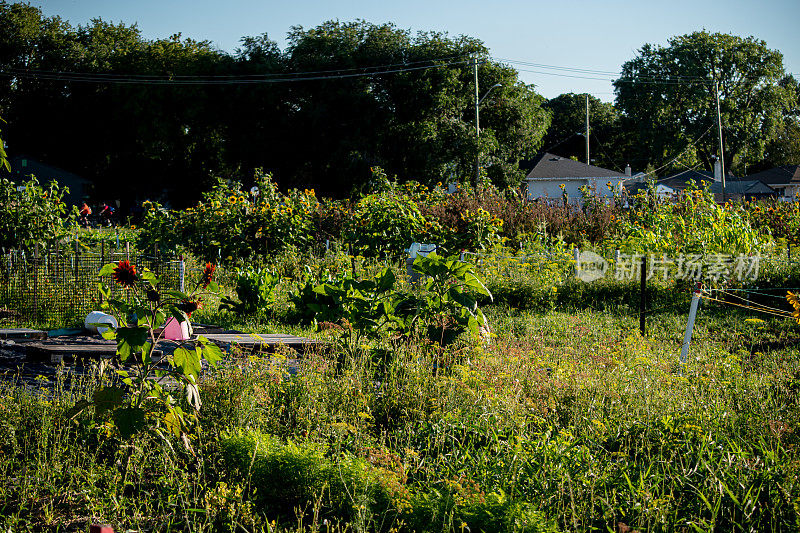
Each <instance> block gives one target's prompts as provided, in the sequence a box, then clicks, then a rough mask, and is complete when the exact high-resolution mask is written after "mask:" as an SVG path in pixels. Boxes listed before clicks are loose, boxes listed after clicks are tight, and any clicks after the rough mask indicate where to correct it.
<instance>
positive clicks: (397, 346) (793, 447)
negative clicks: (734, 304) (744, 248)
mask: <svg viewBox="0 0 800 533" xmlns="http://www.w3.org/2000/svg"><path fill="white" fill-rule="evenodd" d="M331 261H333V259H331ZM334 262H335V261H334ZM346 263H347V264H351V263H350V259H349V258H347V261H346ZM296 266H297V265H294V263H292V262H291V261H289V262H287V263H285V264H281V265H275V267H276V268H282V269H284V270H283V271H282V272H283V274H284V277H285V278H288V279H287V280H286V281H284V282H282V283H284V285H282V286H281V287H282V288H281V290H282V291H287V290H293V288H294V287H296V285H293V283H295V282H294V281H292V279H295V278H293V276H292V274H291V273H292V272H294V271H295V268H296ZM358 266H359V267H361V268H362V269H363V270H362V271H363V272H367V271H370V270H371V269H376V268H378V266H381V265H378V264H365V265H358ZM311 267H312V270H317V269H318V270H319V272H323V271H324V270H325V268H340V267H341V266H339V267H337V266H336V265H335V264H333V263H331V265H327V264H325V263H319V264H312V265H311ZM300 270H302V269H298V271H300ZM527 271H528V272H529V274H525V275H523V274H522V273H517V274H514V275H515V276H518V279H517V280H516V281H515V282H514V283H517V285H518V286H519V287H529V288H530V291H531V294H532V295H533V296H536V295H539V296H541V297H542V298H545V296H546V297H547V299H546V304H542V303H540V300H537V299H536V298H534V297H533V296H531V298H530V299H528V298H527V297H526V298H518V299H517V300H513V299H512V298H513V295H514V291H508V295H507V296H506V297H503V298H498V301H497V302H496V303H494V304H489V303H488V302H485V304H484V310H485V312H486V314H487V316H488V317H489V320H490V324H491V325H492V331H493V334H492V338H491V341H490V342H488V343H484V342H475V341H474V340H472V339H467V338H464V339H462V340H461V342H457V343H455V344H454V345H452V346H450V347H448V348H446V349H443V348H442V347H441V346H439V345H437V344H430V343H426V342H423V341H420V340H419V339H413V338H408V337H404V336H397V337H391V338H384V339H379V340H377V341H375V342H372V343H367V344H363V345H361V346H357V347H356V348H355V349H352V347H350V348H349V349H347V350H345V349H343V347H341V346H340V345H339V341H338V334H337V332H336V330H335V329H331V330H328V331H320V332H316V331H314V330H313V329H312V328H311V326H304V325H302V324H298V323H297V322H296V316H294V315H293V314H292V312H291V311H292V310H291V305H290V303H289V302H288V299H287V298H286V297H285V295H283V296H281V298H279V303H278V304H277V308H276V309H275V312H274V313H273V314H272V315H270V316H261V317H236V316H231V315H225V314H221V313H217V312H216V311H215V310H214V309H213V308H212V309H206V310H205V312H206V313H207V315H206V318H209V319H211V318H214V319H220V320H224V321H227V323H228V324H230V325H233V324H238V325H239V326H240V327H243V328H244V327H247V328H253V329H262V328H264V327H265V326H268V327H275V328H279V327H284V328H286V327H289V326H291V328H292V330H293V331H295V332H305V334H307V335H311V336H315V337H316V338H319V339H320V340H324V341H326V342H327V344H323V345H322V346H321V347H320V348H319V349H318V350H317V351H316V352H312V353H308V354H306V355H305V356H303V357H301V358H298V357H297V355H296V354H293V353H290V352H288V351H280V352H279V353H277V354H273V355H271V356H270V357H243V356H241V355H235V354H234V355H232V356H231V357H230V358H229V359H228V360H227V361H226V364H225V365H223V366H222V367H221V368H220V369H218V370H217V371H215V372H214V373H213V374H207V375H206V376H205V377H204V379H203V382H202V384H201V387H202V399H203V407H202V410H201V422H200V426H199V427H198V428H197V430H196V431H195V432H194V433H193V435H192V439H191V445H192V446H191V450H192V451H188V449H187V448H186V447H184V446H183V445H182V443H181V442H179V441H177V440H176V439H172V438H169V437H167V438H165V437H163V435H158V434H157V433H156V432H154V431H152V432H146V433H144V434H142V435H140V436H139V437H136V438H135V439H134V440H133V441H131V442H119V441H117V440H115V438H113V437H111V436H110V435H111V434H110V432H109V431H108V426H107V422H108V421H107V420H106V419H105V418H104V416H105V415H98V414H95V413H93V412H92V411H87V412H85V413H83V414H81V415H79V416H78V417H76V418H75V419H74V420H73V419H70V418H69V417H68V413H67V411H68V408H69V407H70V406H71V405H72V404H73V403H74V401H76V400H77V399H78V398H80V397H88V396H90V395H91V392H92V390H94V388H95V387H97V386H98V384H100V383H101V382H102V381H103V380H105V379H109V374H108V373H106V372H101V371H100V370H97V371H95V372H94V373H90V374H89V375H88V376H87V377H85V378H84V380H83V381H81V382H77V383H75V384H74V386H72V387H69V388H68V387H66V386H64V382H63V381H62V382H59V383H60V384H58V385H57V386H56V389H55V390H54V391H53V390H31V389H30V388H25V387H22V386H20V385H19V384H18V383H16V382H14V381H13V380H11V381H4V382H0V425H1V426H2V431H0V479H1V480H2V482H0V525H2V527H4V528H5V529H9V528H10V529H11V530H13V531H26V530H31V531H33V530H70V529H73V530H75V529H85V527H86V525H87V524H89V523H94V522H108V523H111V524H113V525H114V526H115V528H117V529H119V530H125V529H128V528H130V529H135V530H152V531H163V530H170V529H171V530H191V531H231V530H238V531H468V530H469V531H554V530H564V531H609V530H623V531H627V529H626V528H631V529H638V530H640V531H711V530H718V531H727V530H738V531H744V530H747V531H767V530H769V531H796V530H798V529H799V528H800V513H799V511H800V484H798V478H797V473H798V471H800V470H799V469H798V466H799V465H800V460H799V459H800V457H798V453H797V446H798V427H800V409H798V407H799V406H798V389H800V362H799V359H800V358H799V357H798V356H799V355H800V353H799V352H798V348H797V341H798V339H800V330H798V327H797V325H796V324H793V323H789V322H788V321H781V320H780V319H777V318H774V319H772V318H769V317H767V316H764V317H763V318H764V319H765V321H764V322H759V323H751V322H746V321H745V319H746V318H749V317H751V316H753V315H752V314H750V312H748V311H744V310H742V311H738V310H736V309H734V308H729V307H718V306H715V305H707V304H704V305H703V307H702V308H701V311H700V315H699V318H698V323H697V326H696V330H695V339H694V342H693V344H692V349H691V354H690V360H689V363H688V365H687V366H686V368H681V367H680V365H679V363H678V354H679V351H680V346H681V342H682V339H683V327H684V326H685V320H686V312H687V310H688V294H687V293H685V292H682V291H681V287H677V286H675V285H665V286H663V287H654V288H653V291H652V295H651V296H652V300H651V308H652V309H653V310H654V313H653V315H652V317H651V319H650V320H649V322H648V336H647V337H642V336H641V335H640V334H639V333H638V319H637V317H636V315H635V312H634V309H635V307H636V287H635V285H634V284H626V283H620V282H615V281H608V282H603V283H600V284H598V285H582V286H579V285H577V284H576V285H574V286H573V285H572V282H569V281H567V280H566V276H567V275H568V272H567V271H566V270H565V272H564V276H565V278H564V280H563V281H561V282H560V283H557V284H555V283H551V282H552V281H553V279H552V277H550V274H546V275H545V274H542V272H541V270H536V269H528V270H527ZM515 272H517V271H515ZM520 272H521V271H520ZM487 274H488V275H487V277H488V278H489V281H490V284H491V283H494V287H496V288H497V289H500V291H499V292H502V290H501V289H502V287H503V281H502V280H503V275H505V274H503V272H498V273H487ZM784 274H785V275H786V278H783V279H786V280H789V279H791V276H793V275H794V274H792V273H791V272H784V273H783V274H780V275H784ZM775 275H776V276H777V275H778V274H775ZM507 279H509V278H507ZM776 279H777V278H776ZM553 287H555V288H556V291H555V293H554V296H551V294H553V290H552V289H553ZM631 299H633V300H634V302H633V303H632V302H631ZM525 302H528V303H529V304H525ZM657 308H660V309H657ZM128 450H132V451H133V454H132V458H131V463H130V464H131V467H130V469H129V473H128V480H127V483H125V484H123V482H122V479H123V477H122V474H121V470H120V468H119V464H120V461H121V458H123V457H124V456H125V454H126V453H127V452H128Z"/></svg>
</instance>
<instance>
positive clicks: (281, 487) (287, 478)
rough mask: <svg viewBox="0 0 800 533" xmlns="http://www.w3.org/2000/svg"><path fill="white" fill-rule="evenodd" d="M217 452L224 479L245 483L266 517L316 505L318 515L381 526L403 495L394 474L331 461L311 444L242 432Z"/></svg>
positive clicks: (350, 460) (358, 462) (346, 459)
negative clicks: (370, 519)
mask: <svg viewBox="0 0 800 533" xmlns="http://www.w3.org/2000/svg"><path fill="white" fill-rule="evenodd" d="M221 451H222V456H223V457H224V459H225V464H226V467H227V468H228V473H229V475H231V476H234V477H236V478H237V479H242V477H243V478H244V479H249V481H250V486H251V487H252V489H253V491H252V493H251V494H252V497H253V499H254V500H255V502H256V503H257V505H258V506H259V507H260V508H261V509H262V510H264V511H266V512H268V513H277V514H280V515H292V514H293V513H294V512H295V510H297V509H299V510H308V509H311V508H313V507H314V505H315V504H316V505H318V506H321V508H320V509H319V511H320V512H321V515H322V516H332V517H336V518H337V519H344V520H353V519H356V518H359V517H360V518H362V519H363V518H364V517H369V516H373V517H381V522H382V523H384V524H386V523H391V522H392V520H391V519H389V520H386V518H390V517H393V516H395V515H396V505H397V504H398V503H400V500H401V499H402V498H403V497H404V495H405V493H406V491H405V490H404V489H403V487H402V486H401V485H400V483H399V480H398V478H397V475H396V474H394V473H392V472H389V471H387V470H384V469H381V468H377V467H373V466H371V465H370V464H368V463H367V462H366V461H364V460H363V459H360V458H357V457H354V456H352V455H349V454H342V455H341V456H337V457H333V458H331V457H329V456H327V455H326V452H327V450H326V448H325V447H324V446H321V445H319V444H314V443H311V442H305V443H301V444H298V443H294V442H291V441H289V442H287V443H285V444H284V443H283V442H281V441H280V440H279V439H278V438H276V437H274V436H272V435H267V434H263V433H260V432H256V431H246V432H241V433H239V434H238V435H234V436H231V437H228V438H226V439H224V440H223V441H222V443H221ZM406 499H407V498H406Z"/></svg>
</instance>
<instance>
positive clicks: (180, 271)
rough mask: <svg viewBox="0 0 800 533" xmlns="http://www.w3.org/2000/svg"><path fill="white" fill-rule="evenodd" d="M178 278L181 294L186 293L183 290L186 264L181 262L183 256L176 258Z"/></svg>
mask: <svg viewBox="0 0 800 533" xmlns="http://www.w3.org/2000/svg"><path fill="white" fill-rule="evenodd" d="M178 261H179V263H178V276H179V277H180V287H181V292H186V290H185V289H184V277H185V274H186V262H185V261H184V260H183V254H181V255H180V256H178Z"/></svg>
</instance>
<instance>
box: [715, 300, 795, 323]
mask: <svg viewBox="0 0 800 533" xmlns="http://www.w3.org/2000/svg"><path fill="white" fill-rule="evenodd" d="M700 298H702V299H704V300H710V301H712V302H719V303H723V304H728V305H733V306H736V307H742V308H744V309H750V310H752V311H757V312H759V313H765V314H768V315H775V316H779V317H781V318H791V319H794V316H793V315H792V314H791V313H773V312H772V311H767V310H765V309H759V308H757V307H750V306H748V305H742V304H737V303H735V302H728V301H726V300H720V299H718V298H712V297H711V296H703V295H700Z"/></svg>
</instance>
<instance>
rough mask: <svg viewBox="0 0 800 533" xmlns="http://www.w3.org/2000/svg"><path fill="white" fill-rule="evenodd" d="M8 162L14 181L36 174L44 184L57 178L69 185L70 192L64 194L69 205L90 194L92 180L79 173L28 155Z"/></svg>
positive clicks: (62, 184) (77, 202)
mask: <svg viewBox="0 0 800 533" xmlns="http://www.w3.org/2000/svg"><path fill="white" fill-rule="evenodd" d="M8 163H9V165H10V166H11V180H12V181H15V182H20V181H24V180H27V179H28V178H29V177H30V176H35V177H36V179H37V180H39V183H40V184H42V185H46V184H48V183H50V182H51V181H53V180H55V181H57V182H58V184H59V185H60V186H62V187H64V186H66V187H68V188H69V194H67V195H65V196H64V203H66V204H67V205H69V204H75V205H77V204H79V203H80V202H81V200H83V199H84V198H86V197H88V196H89V192H90V188H91V186H92V182H91V181H89V180H87V179H85V178H82V177H80V176H78V175H77V174H73V173H72V172H68V171H66V170H64V169H61V168H58V167H54V166H52V165H48V164H47V163H42V162H41V161H38V160H36V159H33V158H31V157H27V156H16V157H14V158H12V159H9V161H8Z"/></svg>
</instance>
